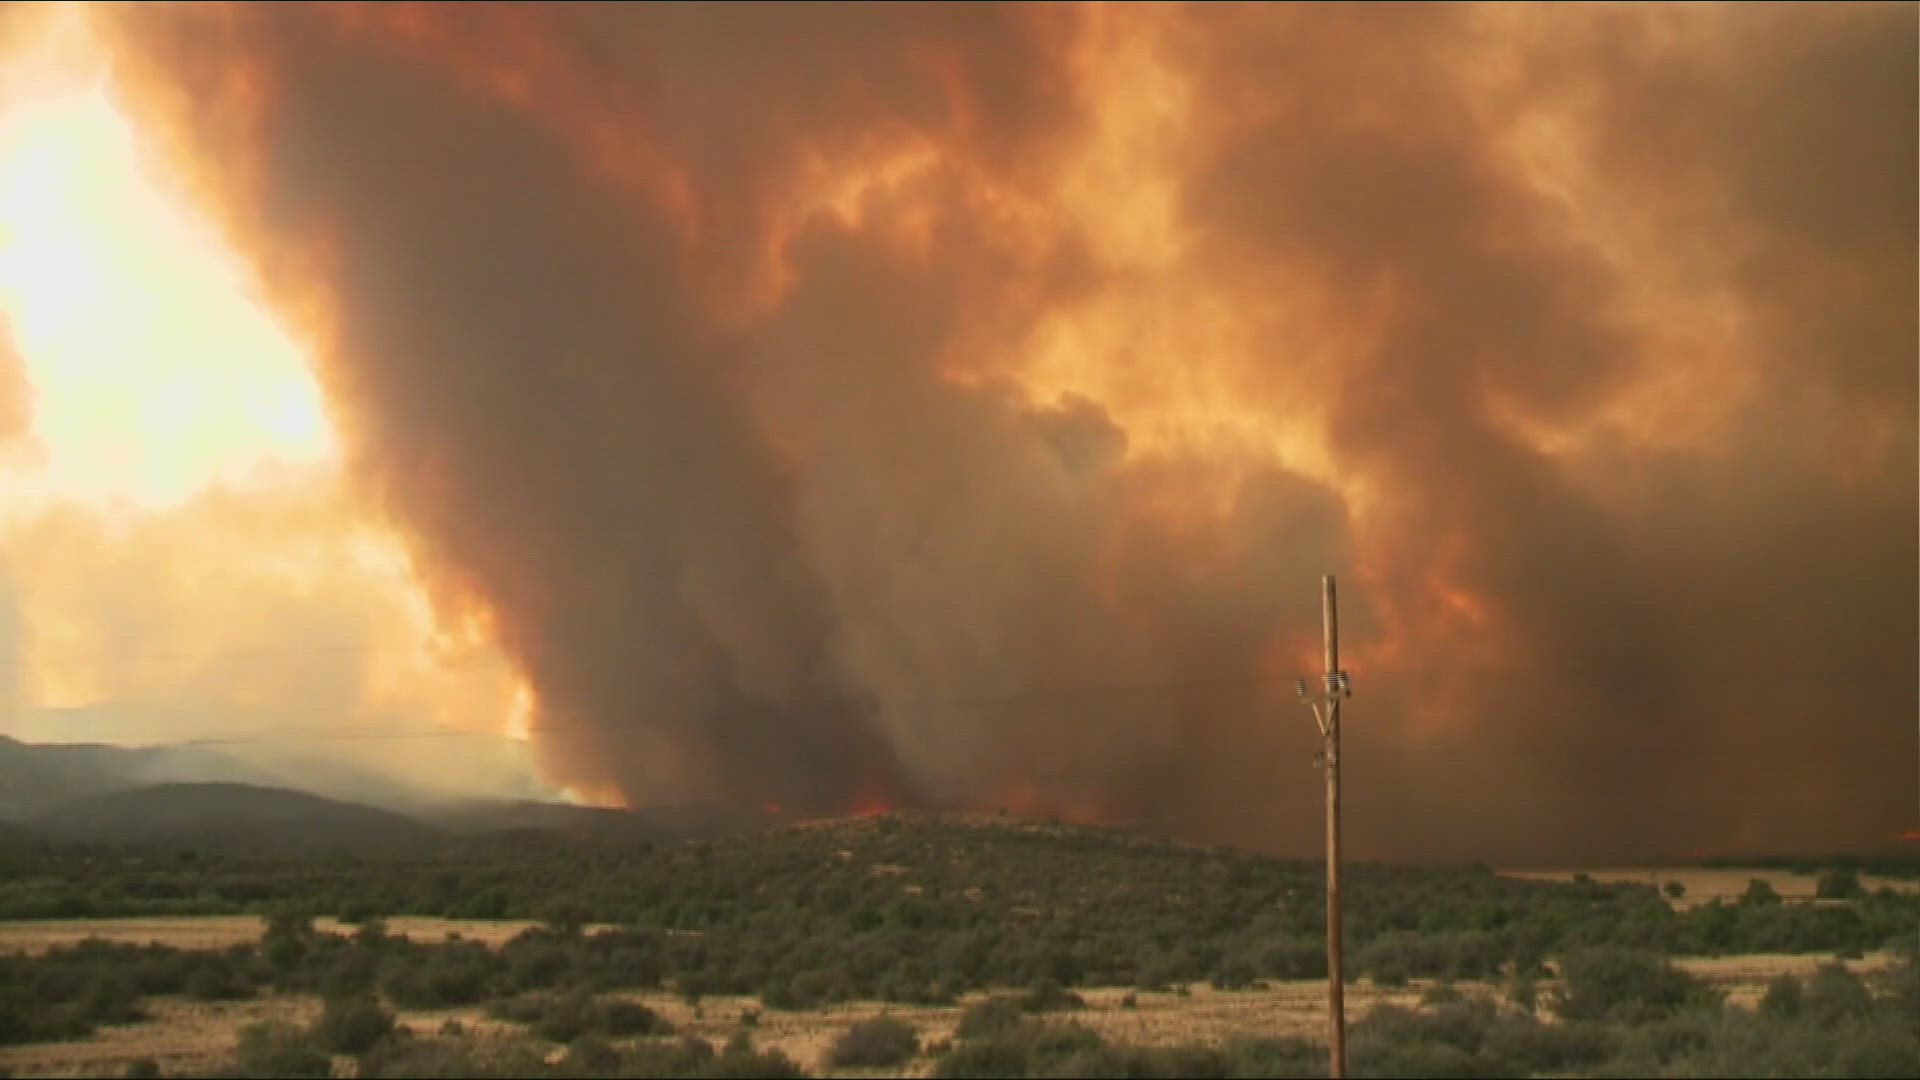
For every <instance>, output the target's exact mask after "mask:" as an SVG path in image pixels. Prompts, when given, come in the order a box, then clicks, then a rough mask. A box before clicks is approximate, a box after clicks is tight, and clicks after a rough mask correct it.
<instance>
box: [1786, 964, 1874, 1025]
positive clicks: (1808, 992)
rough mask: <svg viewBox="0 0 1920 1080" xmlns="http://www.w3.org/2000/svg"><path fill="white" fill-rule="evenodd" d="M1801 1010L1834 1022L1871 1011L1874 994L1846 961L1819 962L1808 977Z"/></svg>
mask: <svg viewBox="0 0 1920 1080" xmlns="http://www.w3.org/2000/svg"><path fill="white" fill-rule="evenodd" d="M1801 1009H1802V1011H1803V1012H1804V1013H1805V1014H1806V1015H1807V1017H1808V1018H1810V1019H1812V1020H1815V1021H1817V1022H1819V1023H1823V1024H1835V1023H1838V1022H1840V1021H1842V1020H1849V1019H1855V1018H1859V1017H1864V1016H1866V1015H1867V1014H1868V1013H1870V1012H1872V1011H1873V995H1872V994H1871V993H1870V992H1869V991H1868V990H1867V985H1866V983H1865V982H1863V981H1861V979H1860V976H1858V975H1855V974H1854V973H1853V972H1852V971H1850V970H1848V968H1847V966H1846V965H1845V964H1836V963H1827V964H1821V965H1820V966H1819V967H1818V968H1815V969H1814V972H1813V974H1812V975H1811V976H1810V977H1808V979H1807V983H1806V986H1805V988H1804V989H1803V991H1802V993H1801Z"/></svg>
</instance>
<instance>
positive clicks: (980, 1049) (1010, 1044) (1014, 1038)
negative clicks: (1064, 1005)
mask: <svg viewBox="0 0 1920 1080" xmlns="http://www.w3.org/2000/svg"><path fill="white" fill-rule="evenodd" d="M1104 1045H1105V1043H1104V1042H1102V1040H1101V1038H1100V1036H1099V1034H1098V1033H1096V1032H1094V1031H1092V1030H1091V1029H1089V1028H1086V1027H1084V1026H1082V1025H1079V1024H1064V1025H1052V1024H1045V1023H1042V1022H1040V1021H1037V1020H1023V1021H1019V1022H1016V1023H1014V1024H1012V1025H1010V1026H1006V1027H1001V1028H998V1029H997V1030H994V1031H992V1032H991V1033H989V1034H986V1035H984V1036H981V1037H979V1038H975V1039H970V1040H968V1041H967V1042H963V1043H961V1044H960V1045H958V1046H956V1047H954V1049H953V1051H952V1052H951V1053H948V1054H947V1055H946V1056H944V1057H942V1058H940V1059H939V1063H938V1064H937V1065H935V1066H934V1071H933V1075H934V1076H936V1077H949V1078H958V1077H1000V1076H1006V1077H1023V1076H1049V1075H1056V1072H1055V1070H1057V1069H1058V1068H1059V1067H1060V1066H1061V1064H1062V1063H1063V1062H1065V1061H1067V1060H1069V1059H1072V1058H1074V1057H1076V1056H1081V1055H1085V1054H1088V1053H1090V1052H1093V1051H1098V1050H1100V1049H1101V1048H1102V1047H1103V1046H1104Z"/></svg>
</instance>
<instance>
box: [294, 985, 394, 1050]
mask: <svg viewBox="0 0 1920 1080" xmlns="http://www.w3.org/2000/svg"><path fill="white" fill-rule="evenodd" d="M394 1025H395V1022H394V1016H393V1013H392V1012H391V1011H390V1010H388V1009H387V1008H386V1006H384V1005H382V1004H380V1001H379V999H377V998H375V997H374V996H373V995H372V994H352V995H347V996H343V997H330V998H328V999H327V1001H326V1004H325V1005H324V1006H322V1008H321V1011H320V1018H319V1019H318V1020H316V1021H314V1025H313V1040H314V1042H315V1043H317V1044H318V1045H319V1046H320V1047H321V1048H322V1049H325V1050H330V1051H332V1052H333V1053H336V1054H364V1053H366V1052H367V1051H368V1050H371V1049H373V1048H374V1047H376V1046H378V1045H380V1044H381V1043H382V1042H385V1041H386V1040H387V1039H389V1038H391V1037H392V1036H393V1032H394Z"/></svg>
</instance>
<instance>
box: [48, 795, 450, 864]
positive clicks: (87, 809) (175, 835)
mask: <svg viewBox="0 0 1920 1080" xmlns="http://www.w3.org/2000/svg"><path fill="white" fill-rule="evenodd" d="M30 824H31V825H32V827H33V828H35V829H36V830H37V831H41V832H47V833H58V834H63V835H80V836H85V837H88V838H90V839H109V840H126V841H154V840H171V839H192V840H209V839H217V840H238V839H259V840H262V841H270V842H272V843H273V844H275V845H278V846H284V845H308V846H311V845H337V846H341V847H346V848H351V849H356V850H358V849H366V848H378V847H388V846H395V845H401V846H416V845H419V844H422V843H426V842H430V841H432V840H433V838H434V836H435V833H434V831H433V830H431V829H429V828H428V827H427V826H425V825H422V824H421V823H419V822H417V821H414V820H412V819H411V818H406V817H402V816H401V815H399V814H395V813H392V812H390V811H386V810H377V809H374V808H373V807H370V806H360V805H357V804H354V803H347V802H340V801H337V800H334V799H327V798H322V797H321V796H318V795H309V794H307V793H305V792H300V791H289V790H287V789H284V788H269V787H258V786H255V785H251V784H224V783H209V784H155V785H152V786H149V787H142V788H135V789H132V790H128V791H114V792H108V793H106V794H100V795H89V796H85V797H83V798H79V799H74V800H70V801H68V802H64V803H61V804H60V805H58V806H56V807H55V808H54V809H52V810H51V811H48V812H46V813H44V814H42V815H41V816H40V817H38V818H36V819H34V820H33V821H31V822H30Z"/></svg>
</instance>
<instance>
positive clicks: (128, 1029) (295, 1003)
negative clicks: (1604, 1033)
mask: <svg viewBox="0 0 1920 1080" xmlns="http://www.w3.org/2000/svg"><path fill="white" fill-rule="evenodd" d="M138 921H140V922H147V923H151V922H157V921H163V920H138ZM186 921H191V920H186ZM199 921H201V922H204V921H206V920H199ZM398 921H399V920H396V922H398ZM418 921H419V922H420V923H422V924H428V925H423V926H420V927H418V928H417V929H419V930H420V931H421V932H423V933H424V932H432V931H435V930H438V931H440V932H446V931H457V932H460V933H462V934H466V935H467V936H469V937H474V938H476V939H479V938H480V937H481V935H480V934H477V933H472V932H470V925H471V924H465V923H457V924H448V923H441V922H440V921H439V920H418ZM435 924H437V925H435ZM16 925H17V924H16ZM487 925H489V926H492V927H495V928H496V931H497V932H498V933H500V934H508V933H510V932H512V931H516V930H517V929H518V928H519V926H520V925H521V924H487ZM162 929H165V928H164V927H163V928H162ZM230 932H231V931H230ZM149 940H151V939H149ZM1890 960H1891V958H1890V957H1889V956H1888V955H1887V954H1884V953H1875V954H1870V955H1868V956H1866V957H1863V958H1861V959H1858V960H1853V961H1849V962H1848V966H1849V967H1850V968H1852V969H1853V970H1855V971H1857V972H1861V973H1863V974H1864V973H1869V972H1873V971H1878V970H1880V969H1882V968H1884V967H1886V965H1887V964H1888V963H1889V962H1890ZM1827 962H1831V958H1830V957H1827V956H1821V955H1811V956H1775V955H1749V956H1728V957H1713V958H1697V959H1681V960H1677V961H1675V963H1676V964H1677V966H1679V967H1683V968H1685V969H1687V970H1688V971H1691V972H1693V973H1695V974H1697V975H1700V976H1701V977H1703V978H1705V979H1707V980H1708V981H1710V982H1712V983H1714V984H1715V985H1717V986H1719V987H1720V988H1721V989H1723V990H1725V991H1727V992H1728V995H1729V997H1730V998H1731V999H1732V1000H1733V1001H1734V1002H1736V1003H1738V1004H1742V1005H1745V1006H1748V1007H1751V1006H1752V1005H1754V1004H1755V1003H1757V1002H1758V1001H1759V999H1760V996H1761V994H1763V993H1764V992H1765V988H1766V984H1767V981H1768V980H1770V979H1772V978H1773V977H1774V976H1776V975H1779V974H1781V973H1783V972H1785V973H1791V974H1796V975H1803V976H1804V975H1807V974H1810V973H1811V972H1812V971H1813V970H1814V968H1815V967H1817V966H1818V965H1820V964H1822V963H1827ZM1429 985H1430V982H1429V981H1427V980H1414V981H1413V982H1412V983H1411V984H1410V985H1408V986H1406V987H1403V988H1395V989H1391V990H1388V989H1382V988H1379V987H1376V986H1374V985H1373V984H1372V983H1371V982H1370V981H1368V980H1364V979H1363V980H1361V981H1360V982H1359V983H1358V984H1356V985H1354V986H1350V987H1349V988H1348V989H1347V1020H1348V1022H1349V1023H1353V1022H1357V1021H1358V1020H1360V1019H1361V1018H1363V1017H1364V1016H1366V1015H1367V1013H1369V1012H1371V1011H1372V1010H1373V1009H1374V1008H1375V1007H1376V1006H1378V1005H1381V1004H1384V1003H1392V1004H1396V1005H1401V1006H1412V1005H1414V1004H1416V1003H1417V1002H1418V1001H1419V999H1420V997H1421V995H1422V993H1423V992H1424V991H1425V990H1426V988H1427V987H1428V986H1429ZM1549 987H1550V984H1543V986H1542V990H1543V991H1544V990H1546V989H1549ZM1459 989H1460V990H1461V991H1463V992H1465V993H1468V994H1476V995H1491V994H1497V993H1499V990H1498V988H1496V987H1493V986H1490V985H1485V984H1464V983H1463V984H1459ZM1078 993H1079V994H1080V996H1081V997H1082V998H1084V999H1085V1000H1086V1002H1087V1007H1086V1008H1085V1009H1076V1010H1072V1011H1068V1012H1061V1013H1054V1014H1050V1017H1051V1018H1052V1019H1054V1020H1056V1021H1067V1020H1071V1021H1075V1022H1078V1023H1082V1024H1085V1025H1087V1026H1088V1027H1090V1028H1093V1029H1094V1030H1095V1031H1098V1032H1099V1033H1100V1034H1101V1035H1102V1036H1104V1037H1106V1038H1108V1039H1110V1040H1112V1041H1114V1042H1119V1043H1127V1044H1132V1045H1142V1046H1156V1045H1168V1044H1174V1043H1183V1042H1217V1041H1221V1040H1225V1039H1231V1038H1237V1037H1261V1038H1270V1037H1275V1036H1295V1037H1299V1038H1305V1039H1311V1040H1314V1041H1320V1040H1321V1039H1322V1038H1323V1037H1324V1035H1325V1031H1326V1016H1327V1013H1326V984H1325V983H1323V982H1318V981H1311V980H1308V981H1297V982H1280V983H1271V984H1268V985H1267V986H1266V987H1265V988H1263V989H1257V990H1246V991H1232V992H1227V991H1218V990H1214V989H1212V988H1211V987H1208V986H1204V985H1201V986H1195V987H1193V988H1192V989H1191V991H1190V992H1189V993H1188V994H1186V995H1180V994H1174V993H1147V992H1144V991H1136V990H1128V989H1124V988H1109V989H1093V990H1081V991H1078ZM1128 994H1132V995H1133V996H1134V998H1135V1002H1136V1004H1135V1006H1134V1007H1132V1008H1127V1007H1125V1006H1123V1005H1122V1004H1121V1002H1122V999H1123V998H1125V997H1126V996H1127V995H1128ZM620 996H622V997H625V998H627V999H629V1000H634V1001H640V1002H643V1003H644V1004H646V1005H647V1006H649V1007H650V1008H652V1009H654V1010H655V1011H656V1012H658V1013H660V1015H661V1016H662V1017H664V1018H665V1019H666V1020H667V1021H669V1022H670V1023H672V1024H673V1025H674V1027H675V1029H676V1030H679V1031H682V1032H685V1033H687V1034H691V1035H697V1036H699V1037H700V1038H703V1039H706V1040H708V1041H709V1042H711V1043H713V1044H714V1045H716V1046H718V1045H720V1044H722V1043H725V1042H726V1041H727V1039H728V1038H730V1037H731V1036H732V1035H733V1034H734V1033H735V1032H737V1031H740V1030H742V1027H741V1021H742V1017H743V1016H744V1015H745V1014H746V1013H748V1012H750V1011H753V1012H758V1013H759V1014H760V1016H759V1020H758V1022H757V1023H756V1024H755V1025H754V1027H753V1028H752V1029H751V1031H752V1034H753V1039H754V1042H755V1044H756V1045H758V1046H760V1047H761V1048H763V1049H770V1050H778V1051H780V1052H781V1053H784V1054H786V1055H787V1056H788V1057H791V1058H792V1059H794V1060H795V1061H797V1062H799V1063H800V1064H801V1065H802V1066H804V1067H806V1068H807V1069H808V1070H809V1071H812V1072H816V1073H820V1074H823V1075H824V1074H825V1073H826V1069H825V1066H824V1063H825V1059H826V1055H827V1050H828V1048H829V1047H831V1046H832V1044H833V1041H834V1040H835V1039H836V1038H838V1037H839V1035H840V1033H841V1032H843V1031H845V1030H846V1029H847V1028H848V1027H849V1026H851V1025H852V1024H854V1023H855V1022H857V1021H859V1020H863V1019H866V1018H868V1017H871V1016H874V1015H877V1014H879V1013H882V1012H886V1013H891V1014H892V1015H894V1016H897V1017H899V1018H900V1019H902V1020H904V1021H906V1022H907V1023H910V1024H912V1025H913V1026H914V1027H915V1028H917V1029H918V1030H919V1032H920V1038H921V1041H922V1043H923V1045H924V1044H925V1043H929V1042H937V1041H940V1040H943V1039H950V1038H952V1036H953V1032H954V1029H955V1027H956V1026H957V1025H958V1023H959V1020H960V1014H961V1012H962V1011H963V1010H964V1009H965V1007H966V1006H967V1005H969V1004H972V1003H973V1002H974V1001H977V1000H979V998H980V997H981V996H982V995H972V996H970V997H969V998H967V999H965V1000H963V1001H961V1002H960V1003H959V1004H956V1005H950V1006H941V1007H919V1006H903V1005H882V1004H878V1003H873V1002H858V1003H853V1004H848V1005H841V1006H836V1007H833V1008H829V1009H820V1010H816V1011H811V1012H799V1013H795V1012H780V1011H774V1010H768V1009H764V1008H762V1007H761V1006H760V1004H759V1002H758V1001H756V1000H755V999H753V998H746V997H713V998H707V999H705V1000H703V1001H701V1002H700V1003H699V1004H698V1005H697V1006H695V1005H689V1004H687V1002H686V1001H685V1000H683V999H681V998H680V997H678V996H676V995H673V994H669V993H664V992H660V993H645V994H625V995H620ZM150 1006H151V1009H152V1013H153V1018H152V1019H151V1020H148V1021H145V1022H142V1023H139V1024H131V1025H127V1026H123V1027H110V1028H103V1029H101V1031H100V1033H99V1034H98V1035H96V1036H95V1037H94V1038H92V1039H89V1040H86V1041H83V1042H73V1043H47V1044H39V1045H34V1046H21V1047H12V1048H8V1049H4V1050H0V1065H4V1066H6V1067H8V1068H11V1069H12V1070H14V1071H15V1072H16V1073H19V1074H22V1075H32V1076H81V1075H95V1076H98V1075H103V1074H109V1073H114V1072H118V1071H119V1070H120V1069H122V1068H124V1066H125V1065H126V1063H128V1062H131V1061H133V1060H136V1059H138V1058H143V1057H151V1058H153V1059H154V1060H155V1061H157V1062H158V1063H159V1064H160V1066H161V1068H162V1069H164V1070H165V1071H166V1072H167V1073H168V1074H170V1075H178V1074H184V1075H197V1074H204V1073H206V1072H208V1071H210V1070H211V1069H212V1068H214V1067H215V1066H217V1065H218V1064H220V1063H222V1062H223V1061H225V1060H226V1059H227V1058H228V1057H229V1056H230V1055H231V1054H232V1052H233V1049H234V1046H235V1044H236V1041H237V1038H238V1033H239V1030H240V1028H241V1027H243V1026H245V1025H247V1024H250V1023H254V1022H257V1021H261V1020H281V1021H291V1022H305V1021H308V1020H310V1019H312V1017H313V1016H314V1015H316V1014H317V1012H318V1008H319V1005H318V1002H317V1001H316V1000H314V999H313V998H309V997H302V996H295V995H276V996H274V997H271V998H263V999H260V1000H256V1001H248V1002H239V1003H230V1004H229V1003H223V1004H204V1003H200V1002H187V1001H181V1000H177V999H170V998H156V999H151V1001H150ZM448 1020H458V1021H459V1022H460V1024H461V1025H462V1026H463V1027H465V1028H466V1030H467V1031H469V1032H471V1033H473V1034H475V1035H491V1034H500V1033H510V1032H513V1031H515V1030H517V1026H516V1025H511V1024H506V1023H503V1022H501V1021H496V1020H492V1019H490V1018H488V1017H487V1016H486V1015H485V1014H484V1013H483V1012H482V1011H481V1010H478V1009H453V1010H434V1011H428V1012H414V1013H408V1014H406V1015H405V1016H403V1017H402V1022H403V1023H405V1024H406V1026H407V1027H409V1028H411V1029H413V1030H414V1031H415V1032H417V1033H419V1034H422V1035H431V1034H433V1033H435V1032H437V1031H438V1030H439V1029H440V1027H441V1025H443V1024H444V1023H445V1022H446V1021H448ZM929 1068H930V1062H929V1061H928V1060H927V1059H926V1058H924V1057H923V1058H921V1059H919V1060H917V1061H916V1062H915V1063H914V1064H913V1065H912V1066H910V1067H909V1068H908V1069H907V1070H905V1075H909V1076H922V1075H925V1073H926V1071H927V1070H928V1069H929ZM847 1075H872V1074H871V1073H870V1072H869V1073H865V1074H861V1073H849V1074H847Z"/></svg>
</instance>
